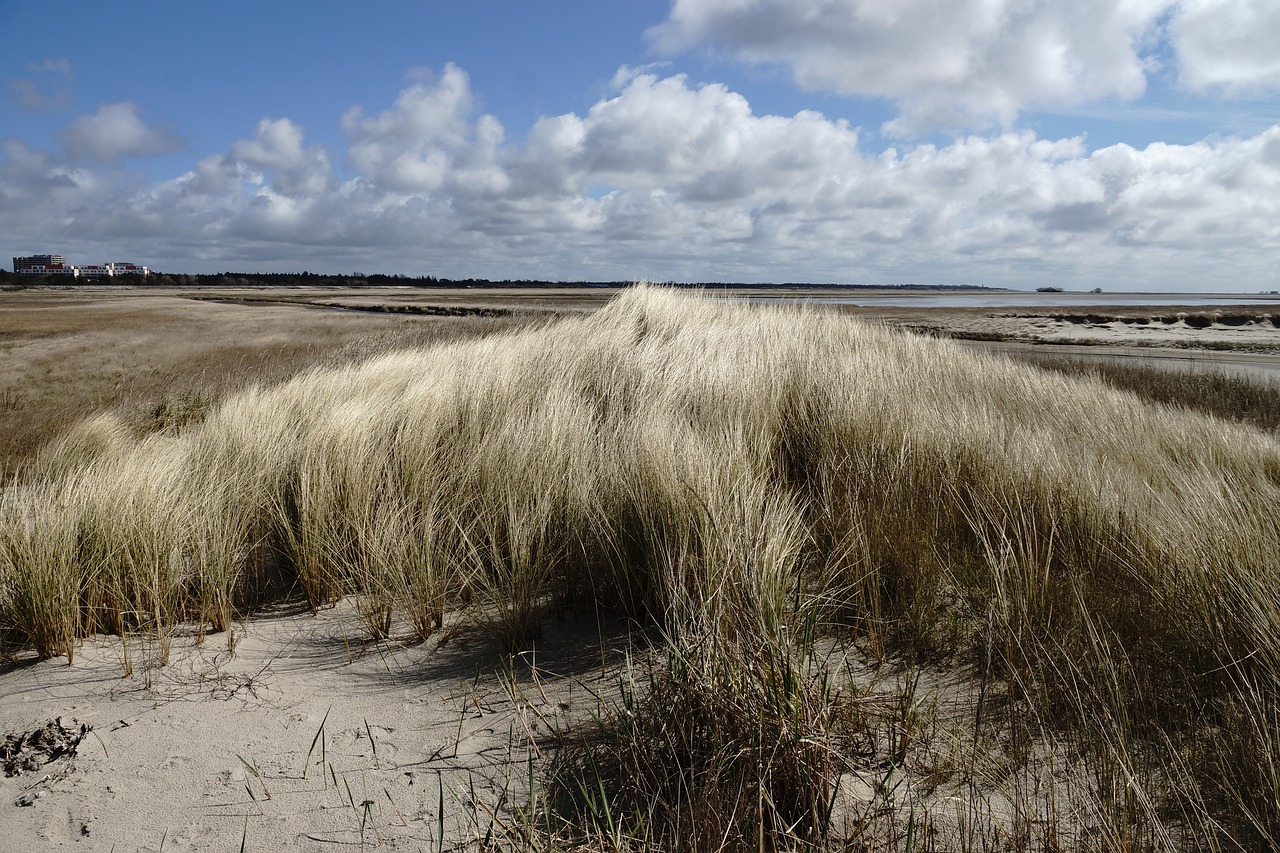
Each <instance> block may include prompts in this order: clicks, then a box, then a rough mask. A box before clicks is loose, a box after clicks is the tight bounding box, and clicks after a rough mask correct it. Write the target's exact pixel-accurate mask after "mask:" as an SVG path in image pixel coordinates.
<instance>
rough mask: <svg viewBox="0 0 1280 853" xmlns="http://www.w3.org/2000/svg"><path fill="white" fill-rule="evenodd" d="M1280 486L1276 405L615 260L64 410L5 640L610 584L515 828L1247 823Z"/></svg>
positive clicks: (973, 846)
mask: <svg viewBox="0 0 1280 853" xmlns="http://www.w3.org/2000/svg"><path fill="white" fill-rule="evenodd" d="M1278 499H1280V444H1277V441H1276V440H1275V438H1274V437H1273V436H1270V435H1268V434H1266V433H1264V432H1262V431H1259V430H1256V429H1252V428H1249V427H1245V426H1240V425H1235V424H1230V423H1227V422H1225V421H1223V420H1221V419H1217V418H1213V417H1209V416H1206V415H1202V414H1197V413H1192V412H1186V411H1177V410H1174V409H1172V408H1169V407H1165V406H1153V405H1149V404H1145V403H1143V402H1141V401H1139V400H1137V399H1136V398H1135V397H1134V396H1133V395H1131V394H1128V393H1122V392H1120V391H1117V390H1115V389H1113V388H1111V387H1108V386H1107V385H1106V384H1104V383H1102V382H1100V381H1098V380H1096V379H1092V378H1089V377H1084V378H1074V377H1066V376H1061V375H1056V374H1053V373H1048V372H1045V371H1041V370H1039V369H1037V368H1034V367H1031V366H1027V365H1019V364H1016V363H1014V362H1011V361H1008V360H1005V359H1000V358H994V357H988V356H983V355H978V354H973V353H971V352H968V351H966V350H964V349H962V348H961V347H959V346H958V345H956V344H953V343H951V342H947V341H937V340H927V339H923V338H917V337H913V336H910V335H906V334H903V333H898V332H894V331H892V330H887V329H882V328H877V327H872V326H867V325H864V324H861V323H859V322H857V321H854V320H850V319H848V318H846V317H842V316H840V315H838V314H835V313H827V312H814V311H809V310H804V309H797V308H769V309H766V308H753V307H748V306H744V305H741V304H736V303H733V302H729V301H722V300H713V299H706V298H698V297H690V296H681V295H678V294H674V293H671V292H668V291H665V290H662V289H658V288H648V287H642V288H637V289H634V290H632V291H630V292H629V293H627V294H626V295H625V296H623V297H621V298H619V299H617V300H616V301H614V302H613V303H612V304H611V305H610V306H609V307H607V308H606V309H604V310H603V311H601V312H599V313H597V314H595V315H593V316H590V317H584V318H572V319H565V320H562V321H560V322H558V323H556V324H555V325H553V326H550V327H547V328H537V329H524V330H517V331H507V332H502V333H497V334H494V335H490V336H487V337H484V338H481V339H478V340H473V341H464V342H458V343H451V344H447V345H437V346H434V347H431V348H428V349H422V350H418V351H411V352H396V353H389V354H386V355H382V356H380V357H377V358H374V359H372V360H369V361H365V362H362V363H351V364H345V365H341V366H334V367H326V368H323V369H315V370H309V371H306V372H304V373H303V374H301V375H299V376H297V377H296V378H294V379H292V380H290V381H288V382H286V383H284V384H281V385H278V386H275V387H254V388H249V389H246V390H244V391H241V392H239V393H237V394H235V395H233V396H230V397H228V398H227V399H225V400H224V401H222V402H220V403H219V404H217V405H216V406H214V407H213V408H212V410H211V411H210V412H209V414H208V415H207V416H206V417H205V418H204V419H203V420H202V421H201V422H200V423H199V424H198V425H192V426H190V427H189V428H188V429H185V430H182V431H179V432H178V433H177V434H176V435H171V434H165V433H156V434H152V435H149V436H146V437H143V438H138V437H136V436H135V435H134V434H133V432H132V431H131V430H129V429H126V428H125V426H124V425H123V424H122V423H121V421H120V420H119V419H115V418H111V417H102V418H98V419H95V420H91V421H87V422H85V423H84V424H82V425H81V426H80V427H78V428H77V429H76V430H74V431H73V432H72V433H70V434H69V435H67V436H65V437H64V438H63V439H61V440H60V441H59V442H57V443H55V444H54V445H51V446H50V447H48V448H47V449H46V450H45V451H43V452H42V453H41V454H40V455H39V458H38V460H37V463H36V466H35V468H34V469H33V471H32V475H31V477H30V478H29V479H28V481H27V482H26V484H25V485H24V486H23V488H22V490H21V492H20V493H18V494H16V495H10V496H9V497H7V498H6V499H5V500H4V503H3V505H0V511H2V512H3V515H2V516H0V631H3V632H5V633H6V634H7V636H8V637H9V639H10V642H11V643H13V644H26V645H28V646H30V647H32V648H34V649H35V651H36V652H37V653H38V654H39V655H40V656H43V657H47V656H54V655H61V654H65V655H67V656H68V657H71V655H72V654H73V653H74V650H75V647H76V642H77V638H78V637H82V636H84V635H86V634H88V633H92V632H119V633H129V632H136V631H144V632H148V633H150V634H152V635H154V636H158V637H162V636H164V635H165V634H166V632H168V631H170V630H172V626H174V625H175V624H178V623H180V622H188V623H190V624H194V625H196V626H199V628H200V630H201V631H212V632H218V631H222V630H225V628H226V626H227V625H228V624H229V623H230V621H231V619H232V618H233V617H235V616H237V615H239V614H242V613H244V612H245V611H248V610H251V609H252V608H253V607H255V606H256V605H258V604H259V603H260V602H262V601H263V600H266V599H269V598H270V597H272V596H274V595H280V594H282V593H284V592H286V591H287V590H289V589H290V588H294V589H296V590H298V591H299V592H300V593H301V594H302V595H303V596H305V599H306V601H307V602H308V603H309V604H310V606H311V607H312V608H316V609H318V608H323V607H327V606H328V605H329V604H330V603H332V602H334V601H335V600H336V599H338V598H339V597H341V596H346V595H353V596H355V600H356V601H357V602H358V606H359V608H360V611H361V614H362V616H363V618H364V623H365V625H366V628H367V630H368V632H369V634H370V635H371V636H372V637H375V638H377V637H382V636H385V635H386V633H387V632H388V631H390V630H392V626H393V625H394V624H395V623H396V620H398V619H402V620H403V621H404V622H405V623H407V624H409V625H410V626H412V629H413V630H414V631H416V632H417V633H418V634H419V635H421V636H426V635H428V634H430V633H431V632H433V631H435V630H437V629H438V628H439V627H440V625H441V622H442V615H443V614H444V613H445V612H460V613H461V614H463V616H464V618H466V619H467V620H468V621H470V622H471V623H472V624H475V625H478V626H482V627H483V628H484V629H485V630H487V631H489V632H490V633H491V634H492V635H493V636H495V637H496V638H498V639H499V640H500V641H501V642H502V643H503V644H504V645H505V646H506V647H508V648H510V649H513V650H514V649H519V648H523V647H526V646H528V645H530V644H533V643H536V642H537V638H538V636H539V632H540V630H541V614H542V613H543V609H544V608H545V607H546V606H547V605H548V604H552V603H555V604H558V605H560V606H562V607H565V608H569V609H582V610H586V611H587V612H593V611H596V610H601V611H610V612H613V613H616V614H619V615H622V616H624V617H626V618H628V619H631V620H634V622H635V623H636V624H637V625H638V626H640V627H642V628H643V629H645V630H646V631H648V632H649V636H650V637H651V638H654V645H653V646H652V647H651V649H650V650H649V651H648V652H646V653H645V654H644V655H642V656H641V657H640V658H638V659H637V660H636V662H635V663H634V665H633V666H632V667H630V668H629V669H628V670H626V671H625V672H623V673H622V675H621V677H620V688H619V691H618V695H617V697H602V699H601V706H600V710H599V712H598V714H597V715H596V717H595V719H594V720H593V721H591V722H590V723H589V724H587V725H584V726H580V727H576V728H572V729H564V730H561V731H560V732H559V733H558V734H559V737H558V741H559V743H560V744H561V749H560V750H559V752H558V753H557V758H556V760H554V761H552V762H550V763H549V764H548V765H547V766H546V767H545V768H544V769H545V771H546V774H547V775H546V779H545V783H544V785H543V786H542V794H541V796H536V795H535V796H533V797H532V800H531V803H530V806H529V808H528V809H527V810H525V811H524V812H522V816H523V817H524V818H525V820H524V821H523V822H522V823H521V822H517V824H518V826H519V827H520V830H519V833H518V838H517V839H515V840H518V841H519V843H521V844H526V845H534V846H546V847H563V846H585V847H588V848H592V849H595V848H606V849H690V850H693V849H697V850H706V849H719V848H723V849H736V850H746V849H753V850H757V849H787V848H796V847H811V846H821V845H823V844H826V843H828V842H831V841H835V840H840V841H842V842H848V843H850V844H853V845H859V844H860V845H862V846H863V848H864V849H900V850H912V849H960V850H983V849H1018V850H1030V849H1037V850H1092V849H1097V850H1126V851H1131V850H1172V849H1183V848H1194V849H1263V848H1268V847H1274V846H1275V845H1276V841H1277V839H1278V837H1280V783H1278V782H1277V780H1280V741H1277V739H1276V738H1275V734H1274V733H1275V730H1276V721H1277V710H1276V709H1277V707H1280V706H1278V705H1277V699H1278V698H1280V592H1278V590H1280V575H1278V573H1280V569H1278V567H1277V564H1276V561H1275V556H1274V555H1275V554H1276V553H1277V549H1278V548H1280V524H1277V521H1276V513H1275V506H1276V504H1277V500H1278ZM886 668H887V669H888V670H889V671H891V672H893V673H894V675H893V677H891V678H887V677H883V676H881V675H879V674H878V673H880V672H882V671H884V669H886ZM868 671H872V672H875V673H877V674H876V675H875V676H873V677H870V678H869V677H867V675H866V673H867V672H868ZM948 678H949V679H950V687H946V686H945V685H944V682H946V681H947V680H948ZM951 705H956V706H959V707H960V709H961V710H960V711H959V712H956V710H955V708H950V707H949V706H951ZM517 824H513V825H517Z"/></svg>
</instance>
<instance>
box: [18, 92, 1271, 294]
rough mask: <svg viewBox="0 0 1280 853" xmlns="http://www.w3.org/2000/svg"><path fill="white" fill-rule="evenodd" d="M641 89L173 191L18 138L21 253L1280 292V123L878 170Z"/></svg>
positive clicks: (907, 151)
mask: <svg viewBox="0 0 1280 853" xmlns="http://www.w3.org/2000/svg"><path fill="white" fill-rule="evenodd" d="M626 80H627V82H626V83H625V84H624V88H623V89H622V90H621V91H619V92H617V93H616V94H615V95H613V96H612V97H609V98H606V99H602V100H601V101H599V102H598V103H596V104H595V105H594V106H593V107H591V108H590V109H589V110H587V111H586V112H585V113H584V114H581V115H579V114H574V113H567V114H564V115H559V116H549V117H545V118H543V119H541V120H540V121H539V122H537V123H536V124H535V125H534V126H533V127H532V128H531V129H530V130H529V131H528V133H527V134H526V135H525V140H524V142H522V143H520V144H515V143H511V142H508V141H507V135H506V131H505V129H504V128H503V127H502V125H501V124H500V123H499V122H498V121H497V119H495V118H493V117H492V116H487V115H478V116H477V115H476V114H475V112H476V111H475V107H474V102H475V97H474V95H473V94H472V93H471V91H470V86H469V83H468V82H467V79H466V75H465V74H463V73H462V72H461V71H460V70H459V69H456V68H453V67H448V68H446V69H445V70H444V72H443V73H442V74H441V75H440V76H439V77H438V78H434V79H432V80H429V81H428V80H422V81H416V82H412V83H411V84H410V85H408V86H407V87H406V88H405V89H404V91H402V92H401V93H400V95H399V97H398V98H397V99H396V100H395V102H394V104H392V106H390V107H389V108H388V109H386V110H384V111H382V112H380V113H376V114H374V115H372V116H368V117H366V115H365V114H364V112H363V111H362V110H360V109H358V108H353V110H351V111H349V112H348V114H347V116H346V120H345V127H346V130H347V133H348V135H349V145H348V147H347V150H346V151H345V152H341V151H339V152H332V153H331V152H328V151H325V150H324V149H323V148H322V147H320V146H317V145H314V144H309V143H308V142H307V141H306V138H305V136H304V134H303V131H302V128H301V127H299V126H298V125H297V124H296V123H294V122H292V121H291V120H289V119H287V118H276V119H264V120H262V121H261V122H260V123H259V124H258V126H257V128H256V129H254V131H253V133H252V134H251V135H249V136H247V137H246V138H244V139H241V140H239V141H237V142H234V143H232V144H231V145H230V146H228V148H227V150H226V151H225V152H224V153H220V154H212V155H208V156H205V157H203V158H201V159H200V160H199V161H197V162H196V163H195V165H194V166H193V167H192V168H191V169H190V171H188V172H187V173H185V174H183V175H181V176H179V177H177V178H174V179H173V180H170V181H166V182H163V183H160V184H158V185H155V186H150V187H146V186H143V187H139V186H137V185H136V183H135V182H136V180H137V178H136V176H133V175H130V174H129V173H127V172H124V171H123V170H121V169H119V168H118V167H117V166H115V165H114V163H112V162H110V161H108V162H106V163H103V164H102V165H99V166H97V167H95V168H85V167H83V166H80V165H77V163H78V162H79V161H78V160H75V159H71V158H70V157H59V156H57V155H55V154H51V153H48V152H42V151H39V150H36V149H33V148H31V147H29V146H26V145H24V144H22V143H20V142H17V141H15V140H4V141H0V194H2V195H0V198H2V199H3V201H4V203H3V204H0V233H4V234H7V235H11V239H14V240H18V239H19V238H22V239H26V240H30V241H33V244H40V245H45V244H48V243H49V242H50V241H53V242H57V243H58V244H59V245H66V246H67V249H66V253H67V254H72V249H71V246H70V245H68V244H69V243H74V241H77V240H79V241H83V242H84V243H85V245H96V244H95V243H94V241H105V240H107V239H108V238H110V240H111V241H112V245H119V246H120V248H121V250H124V249H128V250H129V251H130V252H132V253H134V254H137V256H138V257H140V258H142V259H144V260H148V259H150V260H152V261H154V262H155V263H154V264H153V265H155V266H161V267H168V268H172V269H178V270H181V269H190V268H191V265H192V262H193V259H195V258H200V257H204V256H208V255H211V254H214V253H217V256H218V257H222V258H239V259H255V260H254V261H253V263H254V268H263V269H268V268H272V267H274V268H281V267H283V268H285V269H301V268H303V267H306V268H309V269H317V268H329V269H354V268H361V269H366V270H369V271H386V272H411V273H413V272H422V273H427V272H429V273H434V274H439V275H448V276H456V277H466V276H490V277H495V278H505V277H518V276H537V275H541V276H545V277H550V278H585V277H597V278H627V277H651V278H656V279H686V280H704V281H705V280H746V281H753V280H774V281H779V280H790V281H795V280H818V281H821V280H838V281H850V280H853V281H858V280H861V281H867V280H872V281H903V280H916V281H922V280H923V281H938V282H957V281H970V282H979V283H989V284H1036V283H1040V282H1041V281H1042V280H1043V279H1044V277H1045V276H1050V277H1051V280H1052V281H1054V282H1055V283H1057V282H1064V281H1069V280H1073V279H1074V280H1078V281H1080V282H1081V283H1088V284H1089V286H1093V285H1094V284H1098V285H1103V286H1113V285H1115V286H1120V285H1124V286H1130V287H1133V286H1139V287H1142V286H1145V287H1183V288H1190V287H1195V286H1210V285H1211V284H1213V283H1216V281H1217V280H1216V279H1215V281H1214V282H1212V283H1211V282H1208V281H1207V277H1208V276H1211V275H1216V276H1220V277H1222V278H1226V279H1227V280H1229V282H1230V284H1231V286H1233V287H1235V288H1243V289H1261V288H1263V287H1264V285H1265V286H1266V289H1271V287H1273V286H1274V267H1275V263H1274V262H1275V258H1276V257H1277V253H1280V126H1276V127H1273V128H1271V129H1270V130H1267V131H1266V132H1264V133H1261V134H1258V135H1255V136H1251V137H1247V138H1239V139H1236V138H1228V139H1211V140H1207V141H1204V142H1200V143H1196V144H1193V145H1168V144H1154V145H1149V146H1147V147H1146V148H1142V149H1137V148H1132V147H1129V146H1125V145H1114V146H1109V147H1105V148H1102V149H1100V150H1096V151H1092V152H1091V151H1089V150H1088V148H1087V147H1086V145H1085V143H1084V140H1083V139H1081V138H1070V139H1061V140H1048V139H1041V138H1039V137H1037V136H1036V135H1035V134H1034V133H1032V132H1030V131H1012V130H1009V131H1003V132H998V133H995V134H991V135H973V136H968V137H964V138H960V139H957V140H955V141H954V142H951V143H950V144H946V145H923V144H906V145H901V146H899V147H896V148H890V149H887V150H884V151H880V152H872V151H867V150H865V141H864V140H863V139H861V137H860V135H859V133H858V131H857V129H856V128H852V127H850V126H848V125H847V124H846V123H845V122H843V121H836V120H832V119H829V118H827V117H825V116H823V115H821V114H820V113H816V112H812V111H805V112H800V113H798V114H796V115H794V116H771V115H758V114H756V113H755V112H754V111H753V110H752V109H751V106H750V104H749V103H748V102H747V100H746V99H745V98H744V97H742V95H740V94H739V93H737V92H734V91H731V90H729V89H728V88H726V87H724V86H722V85H716V84H711V85H703V86H694V85H691V84H690V82H689V81H688V80H687V79H686V78H684V77H682V76H678V75H677V76H671V77H665V78H664V77H658V76H655V75H653V74H638V75H634V74H632V75H628V76H627V78H626ZM71 148H72V146H70V145H68V149H69V150H71ZM344 155H345V159H346V161H347V163H348V164H349V166H350V168H351V170H352V174H351V175H350V176H349V177H346V178H344V179H341V180H340V179H339V178H338V177H337V176H336V175H335V174H334V171H333V169H332V167H331V165H330V164H331V162H333V161H335V160H337V159H342V158H343V157H344ZM116 156H120V155H119V154H118V153H117V155H116ZM98 159H99V160H101V158H98ZM130 240H132V241H134V242H132V243H130V242H128V241H130ZM148 241H150V242H148ZM131 246H136V247H137V248H129V247H131ZM175 246H176V247H182V248H181V250H180V251H181V253H180V254H175V255H172V256H169V255H164V254H162V253H164V252H167V251H170V247H175ZM148 247H150V248H148ZM84 254H86V255H89V256H96V255H95V253H94V252H92V251H86V252H84ZM111 254H118V251H113V252H111ZM261 258H266V259H267V261H268V263H263V262H260V261H259V260H256V259H261ZM272 258H275V259H277V260H276V262H275V263H274V264H271V263H269V261H270V259H272ZM244 262H245V263H247V262H248V261H244ZM217 263H218V264H219V266H218V268H219V269H222V268H226V267H227V265H228V264H230V265H231V266H235V265H236V264H235V263H233V262H231V261H229V260H222V261H218V262H217Z"/></svg>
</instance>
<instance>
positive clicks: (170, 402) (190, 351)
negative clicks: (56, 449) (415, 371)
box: [0, 290, 522, 479]
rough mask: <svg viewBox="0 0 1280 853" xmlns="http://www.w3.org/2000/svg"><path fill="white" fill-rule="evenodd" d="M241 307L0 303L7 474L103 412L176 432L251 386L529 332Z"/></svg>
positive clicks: (1, 298) (79, 300)
mask: <svg viewBox="0 0 1280 853" xmlns="http://www.w3.org/2000/svg"><path fill="white" fill-rule="evenodd" d="M521 322H522V321H520V320H488V319H474V318H465V319H454V318H416V319H405V318H400V317H391V316H380V315H370V314H360V313H339V312H334V311H318V310H312V309H309V308H306V307H305V305H303V304H298V305H279V304H264V305H231V304H219V303H215V302H207V301H198V300H195V299H191V298H186V297H185V296H183V295H180V294H178V293H175V292H157V293H151V292H147V291H127V292H125V293H115V292H97V293H89V294H85V293H79V292H74V291H68V292H58V291H43V290H25V291H14V292H7V293H0V367H2V368H3V369H2V370H0V423H2V424H3V429H0V474H3V475H4V478H5V479H8V478H9V477H12V476H13V475H14V473H15V472H16V471H18V469H20V468H21V467H22V466H24V465H26V464H27V463H28V462H30V461H31V459H32V458H33V457H34V455H35V453H36V451H37V450H38V449H39V448H40V447H41V446H42V445H44V444H46V443H47V442H48V441H50V440H51V439H53V438H54V437H56V436H57V435H58V434H60V433H61V432H63V431H64V430H66V429H67V428H68V427H70V426H72V425H74V424H76V423H77V422H79V421H81V420H83V419H85V418H87V417H89V416H91V415H93V414H95V413H97V412H101V411H106V410H111V411H115V412H117V413H119V414H120V415H121V417H123V419H124V421H125V423H126V425H127V426H128V427H129V429H130V430H131V431H133V432H134V433H137V434H145V433H150V432H174V431H176V430H178V429H180V428H181V427H183V426H185V425H186V424H189V423H192V422H198V421H199V420H200V419H202V418H203V417H204V415H205V414H206V413H207V412H208V411H209V409H210V408H211V407H212V406H213V405H214V404H216V403H217V402H218V401H219V400H222V399H223V398H225V397H227V396H229V395H231V394H233V393H234V392H236V391H237V390H239V389H241V388H244V387H246V386H247V385H251V384H272V383H276V382H280V381H283V380H285V379H287V378H289V377H291V376H294V375H296V374H297V373H298V372H299V371H301V370H304V369H306V368H308V367H313V366H316V365H325V364H329V365H332V364H344V363H349V362H351V361H353V360H360V359H365V358H369V357H371V356H373V355H376V354H378V353H382V352H387V351H388V350H392V349H403V348H406V347H414V346H427V345H430V344H432V343H435V342H439V341H444V340H454V339H459V338H465V337H471V336H474V335H477V334H486V333H489V332H492V331H494V330H495V329H498V328H503V327H510V326H513V325H520V323H521Z"/></svg>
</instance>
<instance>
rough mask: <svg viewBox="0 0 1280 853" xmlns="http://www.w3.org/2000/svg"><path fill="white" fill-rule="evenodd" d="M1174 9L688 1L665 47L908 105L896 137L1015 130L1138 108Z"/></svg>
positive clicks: (679, 6) (1037, 2) (1004, 2)
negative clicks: (1126, 103)
mask: <svg viewBox="0 0 1280 853" xmlns="http://www.w3.org/2000/svg"><path fill="white" fill-rule="evenodd" d="M1168 5H1169V2H1168V0H1121V1H1120V2H1116V0H1072V2H1070V3H1066V2H1050V0H1033V2H1027V1H1026V0H955V2H945V3H939V2H936V0H895V2H892V3H886V2H882V0H754V2H750V3H744V2H741V0H676V2H675V4H674V6H673V8H672V10H671V14H670V17H669V18H668V20H667V21H665V22H664V23H662V24H661V25H659V26H657V27H655V28H653V29H652V30H651V31H650V38H651V39H652V41H653V43H654V44H655V45H656V46H657V47H658V48H659V49H661V50H664V51H667V52H676V51H681V50H688V49H691V48H698V47H704V46H705V47H710V48H712V49H713V50H716V51H720V52H723V53H724V54H727V55H728V56H730V57H732V58H734V59H736V60H739V61H742V62H746V63H750V64H765V65H774V66H779V67H781V68H783V69H785V70H786V71H788V72H789V73H790V74H791V76H792V77H793V78H794V79H795V80H796V82H797V83H799V84H800V85H801V86H803V87H806V88H809V89H821V90H827V91H834V92H838V93H842V94H846V95H858V96H871V97H883V98H888V99H892V100H894V101H896V102H898V104H899V105H900V107H901V109H902V115H901V116H900V117H899V119H898V120H897V121H895V122H894V123H893V124H892V126H891V127H890V130H892V131H896V132H900V133H907V134H910V133H914V132H917V131H927V130H932V129H935V128H946V127H953V128H954V127H972V126H983V125H989V124H1003V125H1006V126H1007V125H1009V124H1011V123H1012V122H1013V121H1014V119H1015V118H1016V117H1017V116H1018V114H1019V113H1020V112H1021V111H1023V110H1026V109H1028V108H1034V107H1062V106H1069V105H1074V104H1079V103H1083V102H1086V101H1092V100H1098V99H1104V98H1120V99H1125V100H1127V99H1132V98H1135V97H1137V96H1139V95H1141V94H1142V92H1143V91H1144V88H1145V85H1146V76H1145V67H1146V65H1147V60H1146V59H1145V58H1144V56H1143V55H1142V50H1141V45H1142V40H1143V38H1144V34H1146V33H1147V32H1148V31H1149V30H1150V29H1151V28H1152V26H1153V25H1154V24H1155V23H1156V22H1157V20H1158V18H1159V17H1160V15H1161V14H1162V12H1163V11H1164V10H1165V8H1166V7H1167V6H1168Z"/></svg>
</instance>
